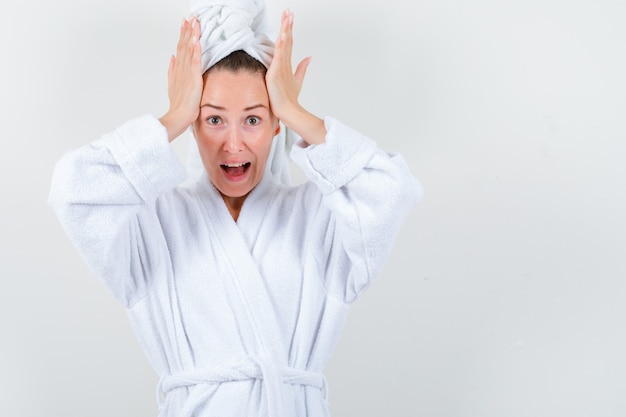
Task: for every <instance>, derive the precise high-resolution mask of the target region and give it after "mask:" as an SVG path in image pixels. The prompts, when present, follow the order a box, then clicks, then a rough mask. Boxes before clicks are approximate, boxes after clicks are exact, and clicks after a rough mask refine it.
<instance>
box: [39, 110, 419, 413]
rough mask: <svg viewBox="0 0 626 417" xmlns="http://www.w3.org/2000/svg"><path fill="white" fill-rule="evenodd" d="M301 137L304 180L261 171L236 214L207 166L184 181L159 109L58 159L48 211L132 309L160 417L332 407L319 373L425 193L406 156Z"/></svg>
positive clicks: (342, 140)
mask: <svg viewBox="0 0 626 417" xmlns="http://www.w3.org/2000/svg"><path fill="white" fill-rule="evenodd" d="M325 124H326V128H327V131H328V134H327V137H326V143H325V144H322V145H311V146H308V147H307V146H306V145H305V144H304V143H300V144H296V145H294V147H293V149H292V151H291V157H292V159H293V160H294V161H295V162H296V163H297V164H298V165H299V166H300V167H301V168H302V169H303V171H304V172H305V174H306V175H307V177H308V178H309V179H310V181H309V182H307V183H305V184H301V185H299V186H296V187H284V186H279V185H277V184H276V183H275V182H274V181H273V180H272V178H271V176H270V175H265V176H264V178H263V180H262V181H261V183H260V184H259V185H258V186H257V187H256V188H255V189H254V190H253V191H252V192H251V193H250V194H249V196H248V197H247V199H246V201H245V202H244V205H243V207H242V210H241V213H240V215H239V219H238V221H237V222H235V221H233V218H232V217H231V215H230V214H229V212H228V209H227V208H226V205H225V204H224V202H223V200H222V198H221V197H220V194H219V192H218V191H217V190H216V189H215V188H214V187H213V185H212V184H211V182H210V181H209V179H208V177H207V176H206V174H204V175H201V177H200V178H199V179H198V181H197V182H190V183H191V185H188V184H189V182H188V183H185V184H186V185H184V186H183V185H181V184H182V183H183V182H184V181H185V180H186V177H187V172H186V170H185V167H184V165H182V164H181V163H180V161H179V160H178V159H177V156H176V154H175V153H174V152H173V150H172V148H171V146H170V144H169V143H168V140H167V133H166V131H165V129H164V128H163V126H162V125H161V124H160V123H159V121H158V120H157V119H156V118H154V117H152V116H143V117H141V118H138V119H135V120H131V121H129V122H127V123H126V124H125V125H123V126H122V127H120V128H119V129H117V130H115V131H114V132H112V133H110V134H108V135H105V136H104V137H103V138H102V139H100V140H98V141H95V142H93V143H91V144H89V145H86V146H83V147H81V148H79V149H77V150H75V151H72V152H70V153H68V154H66V155H65V156H64V157H63V158H62V159H61V160H60V161H59V163H58V164H57V166H56V168H55V172H54V175H53V180H52V187H51V193H50V204H51V206H52V207H53V209H54V210H55V212H56V214H57V215H58V217H59V219H60V220H61V223H62V224H63V227H64V229H65V231H66V232H67V233H68V235H69V236H70V238H71V240H72V241H73V243H74V244H75V245H76V247H77V248H78V250H79V251H80V253H81V255H82V256H83V257H84V259H85V261H86V262H87V264H88V265H89V266H90V268H91V269H92V270H93V271H94V272H95V274H96V275H97V276H98V277H99V278H100V279H101V280H102V282H103V283H104V285H105V286H106V287H107V288H108V289H109V290H110V291H111V293H112V294H113V295H114V296H115V298H116V299H117V300H119V301H120V302H121V303H122V304H123V305H124V306H125V307H126V308H127V310H128V314H129V318H130V321H131V323H132V326H133V328H134V330H135V332H136V334H137V337H138V339H139V341H140V343H141V345H142V347H143V349H144V350H145V352H146V354H147V356H148V358H149V359H150V361H151V363H152V365H153V366H154V368H155V370H156V372H157V373H158V374H159V375H160V376H161V382H160V384H159V387H158V391H159V392H158V395H159V401H160V414H159V415H160V416H162V417H187V416H195V417H201V416H202V417H239V416H241V417H243V416H249V417H252V416H269V417H280V416H285V417H286V416H289V417H295V416H298V417H305V416H307V417H321V416H328V415H329V411H328V404H327V400H326V394H327V387H326V382H325V379H324V376H323V375H322V371H323V369H324V367H325V365H326V364H327V362H328V360H329V357H330V355H331V353H332V351H333V349H334V347H335V345H336V343H337V341H338V338H339V336H340V334H341V332H342V329H343V327H344V324H345V321H346V318H347V313H348V309H349V305H350V303H351V302H352V301H354V300H355V299H356V298H357V297H358V296H359V295H360V294H361V293H362V292H363V291H364V290H365V289H366V288H367V287H368V286H369V285H370V283H371V282H372V280H373V279H374V278H375V277H376V275H377V274H378V273H379V271H380V270H381V268H382V267H383V265H384V263H385V262H386V260H387V259H388V255H389V253H390V251H391V248H392V245H393V243H394V240H395V236H396V234H397V232H398V230H399V229H400V227H401V226H402V224H403V222H404V220H405V218H406V216H407V215H408V213H409V212H410V211H411V210H412V208H413V207H414V205H415V204H416V203H417V201H418V200H419V198H420V196H421V193H422V191H421V187H420V185H419V183H418V182H417V181H416V179H415V178H414V177H413V176H412V174H411V173H410V171H409V169H408V167H407V165H406V164H405V161H404V160H403V158H402V157H401V156H398V155H389V154H387V153H385V152H383V151H381V150H380V149H378V148H377V147H376V144H375V143H374V142H373V141H372V140H371V139H368V138H366V137H364V136H362V135H360V134H359V133H357V132H355V131H354V130H352V129H350V128H348V127H346V126H344V125H342V124H341V123H339V122H338V121H336V120H334V119H331V118H326V119H325Z"/></svg>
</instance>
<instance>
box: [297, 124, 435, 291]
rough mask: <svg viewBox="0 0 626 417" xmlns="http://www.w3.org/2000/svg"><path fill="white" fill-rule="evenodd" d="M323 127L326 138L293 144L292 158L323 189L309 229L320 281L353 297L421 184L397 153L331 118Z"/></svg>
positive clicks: (379, 264)
mask: <svg viewBox="0 0 626 417" xmlns="http://www.w3.org/2000/svg"><path fill="white" fill-rule="evenodd" d="M325 126H326V129H327V131H328V134H327V136H326V141H325V143H324V144H321V145H311V146H309V145H308V144H305V143H300V144H296V145H294V147H293V148H292V152H291V156H292V158H293V160H294V161H295V162H296V163H297V164H298V165H299V166H300V167H301V168H302V170H303V171H304V172H305V174H306V175H307V177H308V178H309V179H310V180H311V181H312V182H313V183H315V184H316V186H317V188H318V189H319V190H320V192H321V193H322V195H323V197H322V205H323V207H321V208H320V209H319V212H318V213H315V214H314V217H315V218H314V220H313V222H312V223H311V226H310V227H312V228H313V229H314V230H312V231H311V232H312V236H314V238H313V239H312V240H314V242H312V248H313V249H312V252H314V255H313V256H314V257H315V258H316V264H317V269H318V270H319V273H320V276H321V277H322V280H323V281H324V287H325V288H326V290H327V291H328V293H329V294H331V295H332V296H334V297H335V298H338V299H341V300H343V301H344V302H352V301H354V300H355V299H356V298H357V297H358V296H359V295H360V294H362V293H363V291H364V290H365V289H366V288H368V286H369V285H370V283H371V282H372V280H373V279H374V278H375V277H376V276H377V275H378V274H379V273H380V271H381V269H382V268H383V266H384V264H385V263H386V262H387V259H388V258H389V255H390V253H391V250H392V248H393V245H394V243H395V239H396V236H397V234H398V232H399V231H400V229H401V227H402V226H403V224H404V222H405V221H406V218H407V216H408V215H409V213H410V211H411V210H412V209H413V208H414V207H415V205H416V204H417V202H418V201H419V200H420V198H421V196H422V193H423V190H422V187H421V185H420V184H419V182H418V181H417V180H416V179H415V177H414V176H413V175H412V173H411V172H410V170H409V167H408V166H407V164H406V162H405V160H404V158H402V156H400V155H395V154H388V153H386V152H384V151H382V150H381V149H379V148H378V147H377V146H376V144H375V142H374V141H373V140H371V139H369V138H367V137H365V136H363V135H361V134H360V133H358V132H357V131H355V130H353V129H351V128H349V127H347V126H345V125H343V124H341V123H340V122H339V121H337V120H335V119H332V118H330V117H327V118H325ZM298 145H299V146H298Z"/></svg>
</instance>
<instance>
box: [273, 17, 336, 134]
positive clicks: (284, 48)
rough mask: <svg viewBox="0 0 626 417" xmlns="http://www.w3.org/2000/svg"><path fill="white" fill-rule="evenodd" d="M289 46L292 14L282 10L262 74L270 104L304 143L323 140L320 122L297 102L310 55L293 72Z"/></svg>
mask: <svg viewBox="0 0 626 417" xmlns="http://www.w3.org/2000/svg"><path fill="white" fill-rule="evenodd" d="M292 49H293V13H292V12H291V11H289V10H285V11H284V12H283V15H282V19H281V24H280V34H279V35H278V39H277V40H276V43H275V45H274V57H273V58H272V63H271V64H270V67H269V68H268V70H267V75H266V76H265V82H266V85H267V93H268V95H269V99H270V106H271V108H272V112H273V113H274V115H275V116H276V117H278V118H279V119H280V120H282V121H283V123H284V124H285V125H286V126H287V127H288V128H290V129H292V130H294V131H295V132H296V133H298V134H299V135H300V136H301V137H302V138H303V139H304V140H305V141H306V142H308V143H323V142H324V141H325V136H326V129H325V127H324V122H323V121H322V120H321V119H319V118H318V117H316V116H314V115H312V114H311V113H309V112H307V111H306V110H305V109H304V108H303V107H302V106H301V105H300V103H299V101H298V97H299V95H300V90H301V89H302V83H303V81H304V76H305V74H306V70H307V68H308V66H309V63H310V62H311V58H310V57H308V58H305V59H303V60H302V61H301V62H300V63H299V64H298V66H297V67H296V72H295V73H294V72H293V69H292V66H291V54H292Z"/></svg>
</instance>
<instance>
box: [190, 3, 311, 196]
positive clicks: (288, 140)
mask: <svg viewBox="0 0 626 417" xmlns="http://www.w3.org/2000/svg"><path fill="white" fill-rule="evenodd" d="M191 13H192V14H193V15H194V16H196V17H197V18H198V20H199V21H200V29H201V35H200V44H201V45H202V72H203V73H204V72H206V71H207V70H208V69H209V68H211V67H212V66H213V65H215V64H216V63H217V62H219V61H220V60H221V59H223V58H225V57H227V56H228V55H230V54H231V53H232V52H235V51H238V50H242V51H245V52H246V53H247V54H248V55H250V56H252V57H253V58H255V59H256V60H258V61H260V62H261V63H262V64H263V65H264V66H265V67H266V68H268V67H269V65H270V63H271V62H272V56H273V53H274V42H273V41H272V40H271V39H270V38H269V36H268V30H267V21H266V19H265V3H264V2H263V1H262V0H231V1H228V0H192V2H191ZM299 139H300V138H299V137H298V135H296V134H295V133H294V132H293V131H290V130H289V129H287V127H286V126H284V125H283V124H282V123H281V130H280V133H279V134H278V135H277V136H276V137H275V138H274V141H273V144H272V150H271V152H270V155H269V157H268V163H267V168H266V174H270V175H271V176H272V178H273V179H274V181H275V182H276V183H278V184H283V185H290V184H291V176H290V172H289V166H290V164H289V158H288V155H289V152H290V150H291V145H292V144H293V143H295V142H297V141H298V140H299ZM202 169H203V167H202V161H201V159H200V155H199V153H198V148H197V145H196V143H195V140H192V141H190V145H189V149H188V157H187V170H188V172H189V173H190V174H195V173H196V172H198V171H202ZM194 176H195V175H190V177H194Z"/></svg>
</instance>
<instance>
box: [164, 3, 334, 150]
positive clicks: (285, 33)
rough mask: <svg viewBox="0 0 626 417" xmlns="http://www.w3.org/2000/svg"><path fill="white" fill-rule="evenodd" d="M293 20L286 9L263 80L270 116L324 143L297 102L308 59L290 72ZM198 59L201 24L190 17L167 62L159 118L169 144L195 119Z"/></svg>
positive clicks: (315, 122) (322, 132)
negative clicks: (165, 93) (162, 109)
mask: <svg viewBox="0 0 626 417" xmlns="http://www.w3.org/2000/svg"><path fill="white" fill-rule="evenodd" d="M293 21H294V17H293V13H292V12H291V11H289V10H285V11H284V12H283V14H282V18H281V28H280V33H279V35H278V39H277V40H276V43H275V47H274V57H273V59H272V63H271V64H270V67H269V68H268V70H267V74H266V78H265V79H266V85H267V91H268V97H269V100H270V106H271V108H272V111H273V113H274V114H275V115H276V116H277V117H278V118H279V119H280V120H282V121H283V123H284V124H285V125H286V126H287V127H288V128H290V129H292V130H294V131H295V132H296V133H298V134H299V135H300V136H301V137H302V138H303V139H304V140H305V141H306V142H308V143H310V144H313V143H323V142H324V138H325V136H326V129H325V127H324V122H323V121H322V120H321V119H319V118H318V117H316V116H314V115H313V114H311V113H309V112H308V111H306V110H305V109H304V108H303V107H302V106H301V105H300V103H299V101H298V97H299V95H300V91H301V89H302V84H303V82H304V76H305V74H306V70H307V68H308V65H309V63H310V62H311V58H310V57H307V58H305V59H303V60H302V61H301V62H300V63H299V64H298V66H297V67H296V71H295V73H294V72H293V70H292V65H291V59H292V50H293ZM201 58H202V47H201V45H200V23H199V22H198V20H197V19H196V18H195V17H191V18H190V19H188V20H187V19H185V20H183V24H182V26H181V30H180V38H179V40H178V46H177V48H176V55H175V56H172V57H171V59H170V66H169V69H168V97H169V101H170V108H169V110H168V112H167V113H166V114H165V115H163V116H162V117H161V118H160V119H159V120H160V121H161V123H162V124H163V126H165V128H166V130H167V134H168V138H169V140H170V142H171V141H173V140H174V139H175V138H177V137H178V136H180V135H181V134H182V133H183V132H184V131H185V130H186V129H187V128H188V127H189V125H190V124H192V123H193V122H194V121H195V120H196V119H197V118H198V115H199V109H200V100H201V98H202V89H203V79H202V69H201Z"/></svg>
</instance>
